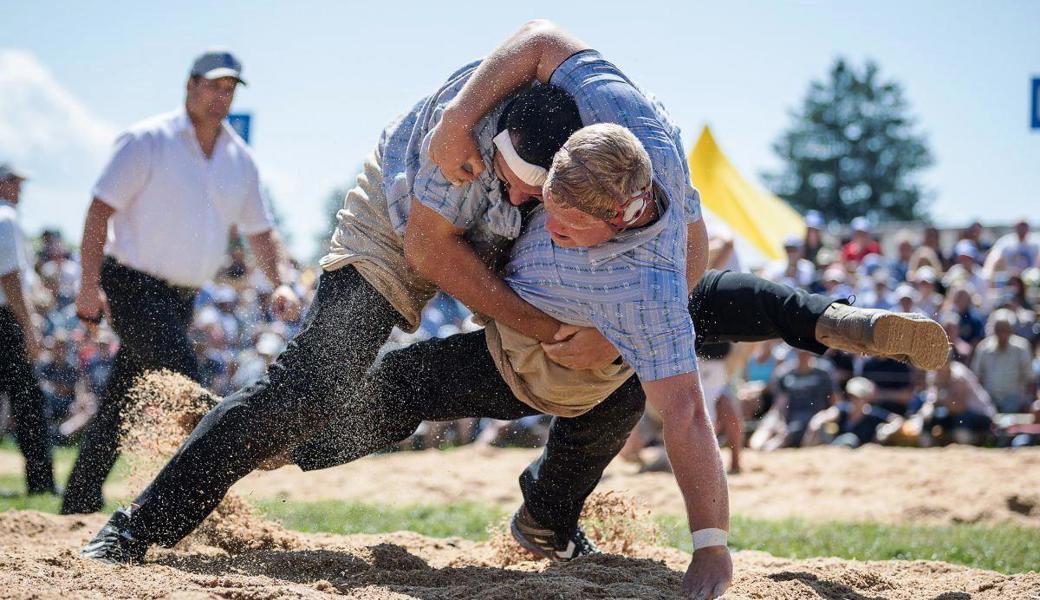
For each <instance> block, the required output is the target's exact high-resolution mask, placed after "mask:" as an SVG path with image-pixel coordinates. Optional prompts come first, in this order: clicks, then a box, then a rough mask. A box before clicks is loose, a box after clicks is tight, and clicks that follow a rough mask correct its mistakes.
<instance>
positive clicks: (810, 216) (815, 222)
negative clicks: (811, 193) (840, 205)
mask: <svg viewBox="0 0 1040 600" xmlns="http://www.w3.org/2000/svg"><path fill="white" fill-rule="evenodd" d="M824 225H826V222H825V221H824V220H823V214H822V213H821V212H820V211H818V210H810V211H809V212H807V213H805V226H806V227H808V228H809V229H823V226H824Z"/></svg>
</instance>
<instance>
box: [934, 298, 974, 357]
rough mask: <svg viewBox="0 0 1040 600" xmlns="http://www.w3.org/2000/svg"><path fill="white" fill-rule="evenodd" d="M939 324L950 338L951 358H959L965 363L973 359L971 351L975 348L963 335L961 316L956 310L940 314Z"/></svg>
mask: <svg viewBox="0 0 1040 600" xmlns="http://www.w3.org/2000/svg"><path fill="white" fill-rule="evenodd" d="M939 324H940V325H942V326H943V330H945V331H946V337H947V338H949V340H950V346H951V348H950V352H951V353H952V354H950V360H957V361H960V362H962V363H964V364H968V363H969V362H970V361H971V353H972V351H973V350H974V348H972V345H971V344H970V343H968V341H967V340H965V339H964V338H962V337H961V316H960V315H958V314H957V313H955V312H950V311H946V312H944V313H943V314H942V315H940V316H939Z"/></svg>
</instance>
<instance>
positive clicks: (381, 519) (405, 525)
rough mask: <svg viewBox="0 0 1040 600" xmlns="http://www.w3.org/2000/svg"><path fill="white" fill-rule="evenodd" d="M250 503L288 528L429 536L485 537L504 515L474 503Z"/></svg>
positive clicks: (280, 501)
mask: <svg viewBox="0 0 1040 600" xmlns="http://www.w3.org/2000/svg"><path fill="white" fill-rule="evenodd" d="M253 504H254V505H256V506H258V507H259V508H260V510H261V512H263V513H264V514H265V515H267V516H268V517H271V518H274V519H278V520H279V521H281V522H282V524H284V525H285V526H286V527H288V528H289V529H296V530H298V531H307V532H316V531H323V532H328V533H339V534H352V533H387V532H391V531H404V530H407V531H414V532H416V533H420V534H422V535H428V536H431V537H451V536H457V537H461V538H465V539H469V540H483V539H486V538H487V529H488V525H491V524H493V523H496V522H498V521H499V520H500V519H502V517H504V516H505V513H503V512H501V511H500V510H498V509H496V508H494V507H489V506H485V505H482V504H474V503H458V504H447V505H443V506H424V505H415V506H405V507H393V506H376V505H373V504H363V503H360V502H338V501H335V500H323V501H319V502H294V501H285V500H257V501H254V502H253Z"/></svg>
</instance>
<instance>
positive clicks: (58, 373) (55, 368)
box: [40, 332, 82, 420]
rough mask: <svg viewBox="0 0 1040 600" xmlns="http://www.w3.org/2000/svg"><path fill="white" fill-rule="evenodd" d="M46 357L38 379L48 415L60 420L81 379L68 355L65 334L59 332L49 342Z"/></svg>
mask: <svg viewBox="0 0 1040 600" xmlns="http://www.w3.org/2000/svg"><path fill="white" fill-rule="evenodd" d="M48 341H50V347H49V351H48V353H47V354H48V356H47V358H46V359H44V361H43V364H42V366H41V367H40V379H41V383H42V384H43V389H44V392H45V393H46V395H47V399H48V401H49V402H48V404H49V405H50V406H49V408H50V414H51V416H52V418H53V419H55V420H62V419H64V418H65V415H66V414H67V413H68V411H69V407H70V406H72V403H73V402H75V401H76V384H78V383H79V380H80V378H81V377H82V372H81V371H80V369H79V365H78V364H75V363H74V362H73V358H72V357H71V356H70V355H74V353H72V352H70V351H69V350H70V349H69V340H68V336H67V334H65V333H64V332H60V333H59V334H58V335H55V336H54V337H53V338H51V339H50V340H48Z"/></svg>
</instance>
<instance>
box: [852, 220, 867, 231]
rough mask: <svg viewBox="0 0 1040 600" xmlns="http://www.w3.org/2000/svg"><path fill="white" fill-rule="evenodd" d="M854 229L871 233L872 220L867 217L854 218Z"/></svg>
mask: <svg viewBox="0 0 1040 600" xmlns="http://www.w3.org/2000/svg"><path fill="white" fill-rule="evenodd" d="M852 230H853V231H862V232H863V233H870V221H868V220H867V218H866V217H856V218H855V219H853V220H852Z"/></svg>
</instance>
